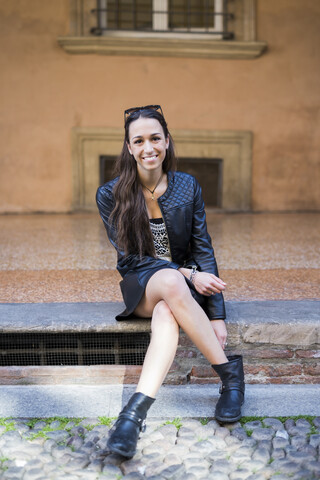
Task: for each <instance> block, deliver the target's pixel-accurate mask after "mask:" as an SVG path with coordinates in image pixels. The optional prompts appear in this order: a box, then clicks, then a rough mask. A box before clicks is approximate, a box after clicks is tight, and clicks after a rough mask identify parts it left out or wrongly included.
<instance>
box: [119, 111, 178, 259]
mask: <svg viewBox="0 0 320 480" xmlns="http://www.w3.org/2000/svg"><path fill="white" fill-rule="evenodd" d="M140 117H143V118H153V119H156V120H158V122H159V123H160V125H161V126H162V128H163V132H164V135H165V138H166V139H167V138H169V140H170V141H169V147H168V149H167V150H166V156H165V159H164V161H163V164H162V170H163V172H164V173H168V172H169V170H172V171H175V169H176V156H175V152H174V145H173V141H172V138H171V136H170V133H169V130H168V127H167V123H166V121H165V119H164V117H163V115H161V113H159V112H158V111H156V110H152V109H141V110H139V111H137V112H134V113H132V114H131V115H130V116H129V117H127V119H126V122H125V126H124V128H125V136H124V142H123V147H122V151H121V153H120V155H119V157H118V158H117V160H116V163H115V167H114V175H115V176H119V180H118V182H117V183H116V184H115V186H114V189H113V194H114V198H115V207H114V209H113V211H112V212H111V216H110V219H111V220H112V221H113V222H114V223H115V225H116V229H117V243H118V245H119V247H120V248H121V249H123V250H124V252H125V254H126V255H130V254H138V255H140V256H143V255H150V256H155V250H154V243H153V238H152V234H151V230H150V224H149V218H148V212H147V207H146V203H145V198H144V195H143V192H142V188H141V183H140V180H139V176H138V171H137V162H136V160H135V159H134V157H133V155H131V154H130V152H129V150H128V147H127V143H129V128H130V125H131V123H132V122H134V121H135V120H138V118H140Z"/></svg>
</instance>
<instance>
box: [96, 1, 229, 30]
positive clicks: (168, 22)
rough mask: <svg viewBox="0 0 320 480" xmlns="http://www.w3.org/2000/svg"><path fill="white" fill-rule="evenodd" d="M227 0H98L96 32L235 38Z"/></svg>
mask: <svg viewBox="0 0 320 480" xmlns="http://www.w3.org/2000/svg"><path fill="white" fill-rule="evenodd" d="M227 7H228V1H227V0H97V7H96V8H94V9H92V10H91V13H92V15H93V16H95V22H96V25H95V26H94V27H93V28H92V29H91V33H92V34H93V35H103V34H104V32H106V31H114V30H116V31H119V30H120V31H121V30H122V31H126V30H127V31H141V32H161V33H164V32H175V33H207V34H213V35H216V36H217V38H222V39H233V38H234V34H233V32H230V31H228V20H230V19H233V18H234V15H233V14H232V13H229V12H228V8H227Z"/></svg>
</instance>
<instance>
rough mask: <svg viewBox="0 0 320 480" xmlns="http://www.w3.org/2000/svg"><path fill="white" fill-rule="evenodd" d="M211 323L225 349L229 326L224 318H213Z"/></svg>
mask: <svg viewBox="0 0 320 480" xmlns="http://www.w3.org/2000/svg"><path fill="white" fill-rule="evenodd" d="M211 325H212V328H213V330H214V333H215V334H216V337H217V339H218V342H219V343H220V345H221V347H222V348H223V350H224V349H225V347H226V345H227V336H228V333H227V328H226V324H225V322H224V320H211Z"/></svg>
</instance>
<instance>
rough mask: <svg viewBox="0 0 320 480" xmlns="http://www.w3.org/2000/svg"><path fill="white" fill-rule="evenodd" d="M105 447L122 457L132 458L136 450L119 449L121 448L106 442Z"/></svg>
mask: <svg viewBox="0 0 320 480" xmlns="http://www.w3.org/2000/svg"><path fill="white" fill-rule="evenodd" d="M107 447H108V449H109V451H110V452H111V453H117V454H118V455H121V456H122V457H126V458H132V457H134V456H135V454H136V450H134V451H133V452H127V451H125V450H121V448H117V447H113V446H112V445H109V444H107Z"/></svg>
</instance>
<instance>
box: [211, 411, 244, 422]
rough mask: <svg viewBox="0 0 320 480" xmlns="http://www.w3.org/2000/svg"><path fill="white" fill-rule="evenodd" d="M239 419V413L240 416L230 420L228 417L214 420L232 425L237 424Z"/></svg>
mask: <svg viewBox="0 0 320 480" xmlns="http://www.w3.org/2000/svg"><path fill="white" fill-rule="evenodd" d="M241 417H242V415H241V413H240V415H238V416H237V417H233V418H230V417H227V418H224V417H215V419H216V420H217V421H218V422H220V423H234V422H237V421H238V420H240V418H241Z"/></svg>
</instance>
